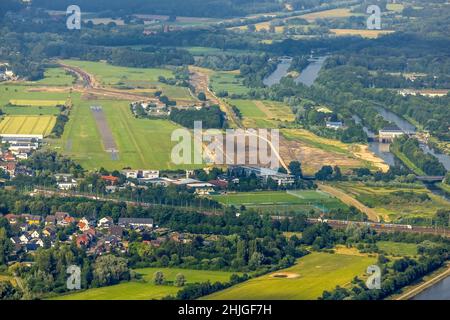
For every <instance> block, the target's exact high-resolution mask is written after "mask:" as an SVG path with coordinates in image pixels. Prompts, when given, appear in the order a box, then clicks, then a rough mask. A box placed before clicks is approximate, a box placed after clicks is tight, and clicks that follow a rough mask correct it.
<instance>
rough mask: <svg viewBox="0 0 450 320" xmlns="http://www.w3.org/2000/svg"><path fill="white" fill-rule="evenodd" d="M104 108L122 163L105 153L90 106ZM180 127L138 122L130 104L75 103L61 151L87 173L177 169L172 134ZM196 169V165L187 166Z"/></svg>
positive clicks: (103, 101)
mask: <svg viewBox="0 0 450 320" xmlns="http://www.w3.org/2000/svg"><path fill="white" fill-rule="evenodd" d="M92 105H98V106H101V107H102V109H103V112H104V113H105V117H106V120H107V122H108V125H109V127H110V129H111V131H112V134H113V137H114V140H115V143H116V145H117V147H118V150H119V152H118V159H113V158H112V157H111V154H109V153H108V152H106V151H105V150H104V147H103V145H102V138H101V135H100V132H99V131H98V128H97V125H96V123H95V119H94V117H93V116H92V112H91V110H90V106H92ZM178 128H180V126H178V125H176V124H174V123H172V122H171V121H168V120H162V119H161V120H159V119H136V118H135V117H134V116H133V115H132V114H131V112H130V107H129V103H128V102H127V101H110V100H100V101H91V102H88V101H84V100H79V101H76V102H75V107H74V108H73V110H72V112H71V116H70V120H69V122H68V123H67V125H66V128H65V130H64V134H63V136H62V139H61V141H59V142H58V143H57V148H58V149H60V151H62V152H63V153H64V154H66V155H68V156H70V157H71V158H72V159H74V160H76V161H77V162H79V163H80V164H81V165H83V166H84V167H85V168H87V169H99V168H100V166H103V167H104V168H107V169H111V170H112V169H122V168H124V167H131V168H136V169H137V168H152V169H169V168H170V169H174V168H176V167H177V166H176V165H175V164H173V163H172V161H171V152H172V148H173V147H174V146H175V145H176V144H177V142H175V141H171V135H172V132H173V131H174V130H176V129H178ZM187 167H195V165H192V166H189V165H188V166H187Z"/></svg>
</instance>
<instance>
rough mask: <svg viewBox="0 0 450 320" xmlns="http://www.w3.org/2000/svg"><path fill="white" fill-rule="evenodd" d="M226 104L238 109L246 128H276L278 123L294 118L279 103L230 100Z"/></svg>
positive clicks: (289, 110)
mask: <svg viewBox="0 0 450 320" xmlns="http://www.w3.org/2000/svg"><path fill="white" fill-rule="evenodd" d="M228 103H229V104H231V105H235V106H236V107H237V108H238V109H239V111H240V112H241V113H242V116H243V123H244V126H245V127H247V128H276V127H277V124H278V123H280V122H284V121H293V120H294V118H295V117H294V115H293V113H292V111H291V109H290V108H289V106H287V105H286V104H283V103H280V102H275V101H265V100H261V101H260V100H239V99H231V100H229V101H228Z"/></svg>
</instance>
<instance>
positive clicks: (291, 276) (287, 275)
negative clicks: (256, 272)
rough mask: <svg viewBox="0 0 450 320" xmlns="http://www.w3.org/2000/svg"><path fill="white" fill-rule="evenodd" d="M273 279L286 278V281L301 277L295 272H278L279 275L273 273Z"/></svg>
mask: <svg viewBox="0 0 450 320" xmlns="http://www.w3.org/2000/svg"><path fill="white" fill-rule="evenodd" d="M270 277H271V278H284V279H295V278H300V275H299V274H298V273H293V272H277V273H272V274H271V275H270Z"/></svg>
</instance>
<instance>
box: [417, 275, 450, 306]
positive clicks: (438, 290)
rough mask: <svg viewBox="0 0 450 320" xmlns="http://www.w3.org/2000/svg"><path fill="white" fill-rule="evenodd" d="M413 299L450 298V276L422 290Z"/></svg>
mask: <svg viewBox="0 0 450 320" xmlns="http://www.w3.org/2000/svg"><path fill="white" fill-rule="evenodd" d="M411 300H450V277H447V278H445V279H444V280H441V281H439V282H438V283H436V284H435V285H433V286H431V287H430V288H428V289H426V290H424V291H422V292H421V293H419V294H418V295H417V296H415V297H413V298H412V299H411Z"/></svg>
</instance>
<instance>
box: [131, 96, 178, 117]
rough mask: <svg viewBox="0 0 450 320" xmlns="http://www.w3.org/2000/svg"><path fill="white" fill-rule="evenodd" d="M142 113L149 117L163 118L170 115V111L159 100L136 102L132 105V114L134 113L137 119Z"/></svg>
mask: <svg viewBox="0 0 450 320" xmlns="http://www.w3.org/2000/svg"><path fill="white" fill-rule="evenodd" d="M138 110H140V111H138ZM142 111H143V112H144V113H145V114H146V115H148V116H155V117H163V116H168V115H170V109H169V108H168V107H167V106H166V105H165V104H164V103H162V102H160V101H158V100H155V101H150V102H149V101H136V102H133V103H132V104H131V112H133V114H134V115H135V116H136V117H138V116H139V115H140V112H142Z"/></svg>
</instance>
